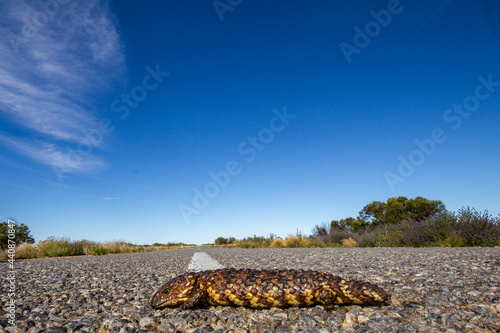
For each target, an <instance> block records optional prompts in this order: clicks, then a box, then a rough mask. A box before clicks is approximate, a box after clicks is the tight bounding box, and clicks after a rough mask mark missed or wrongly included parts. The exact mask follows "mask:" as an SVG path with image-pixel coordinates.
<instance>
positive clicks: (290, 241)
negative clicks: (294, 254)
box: [285, 235, 302, 247]
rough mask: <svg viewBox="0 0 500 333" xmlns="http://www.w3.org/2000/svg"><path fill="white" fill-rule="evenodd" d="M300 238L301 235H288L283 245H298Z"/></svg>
mask: <svg viewBox="0 0 500 333" xmlns="http://www.w3.org/2000/svg"><path fill="white" fill-rule="evenodd" d="M301 240H302V237H300V236H297V235H289V236H288V237H287V238H286V239H285V246H286V247H300V242H301Z"/></svg>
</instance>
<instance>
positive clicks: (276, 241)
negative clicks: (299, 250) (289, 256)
mask: <svg viewBox="0 0 500 333" xmlns="http://www.w3.org/2000/svg"><path fill="white" fill-rule="evenodd" d="M270 247H274V248H282V247H285V241H284V240H283V239H281V238H275V239H274V240H273V241H272V242H271V245H270Z"/></svg>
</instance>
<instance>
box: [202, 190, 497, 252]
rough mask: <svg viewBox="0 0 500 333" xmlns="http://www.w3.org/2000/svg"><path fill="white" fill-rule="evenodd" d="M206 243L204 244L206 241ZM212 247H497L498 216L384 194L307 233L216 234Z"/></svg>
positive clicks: (468, 208) (419, 198) (430, 201)
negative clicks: (354, 212) (352, 214)
mask: <svg viewBox="0 0 500 333" xmlns="http://www.w3.org/2000/svg"><path fill="white" fill-rule="evenodd" d="M206 245H210V244H206ZM212 245H213V246H225V247H242V248H267V247H275V248H280V247H378V246H381V247H467V246H469V247H470V246H483V247H486V246H490V247H491V246H500V216H499V217H493V216H492V215H490V214H489V213H488V212H487V211H484V212H478V211H476V210H475V209H474V208H470V207H463V208H461V209H459V210H458V211H456V212H450V211H447V210H446V209H445V206H444V204H443V203H442V202H441V201H439V200H428V199H425V198H422V197H417V198H415V199H408V198H406V197H396V198H390V199H388V200H387V201H386V202H380V201H374V202H372V203H370V204H368V205H366V206H365V207H364V208H363V209H362V210H361V211H360V212H359V215H358V216H357V217H355V218H354V217H348V218H345V219H341V220H333V221H331V222H330V223H329V224H327V223H322V224H320V225H316V226H315V227H314V228H313V230H312V234H311V235H309V236H304V235H302V234H301V233H299V232H297V233H296V234H295V235H289V236H288V237H286V238H280V237H277V236H276V235H274V234H270V236H269V237H264V236H253V237H247V238H243V239H241V240H237V239H235V238H234V237H230V238H224V237H218V238H217V239H216V240H215V242H214V244H212Z"/></svg>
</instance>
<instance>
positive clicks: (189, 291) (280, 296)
mask: <svg viewBox="0 0 500 333" xmlns="http://www.w3.org/2000/svg"><path fill="white" fill-rule="evenodd" d="M390 297H391V296H390V295H389V294H388V293H386V292H385V291H384V290H383V289H382V288H380V287H378V286H376V285H373V284H371V283H368V282H359V281H349V280H345V279H342V278H341V277H339V276H335V275H331V274H327V273H322V272H317V271H311V270H301V269H300V270H294V269H290V270H281V269H275V270H263V269H234V268H224V269H217V270H210V271H204V272H191V273H185V274H183V275H180V276H177V277H175V278H173V279H172V280H170V281H169V282H167V283H166V284H164V285H163V286H161V288H160V289H159V290H158V291H157V292H156V293H155V294H154V295H153V297H152V299H151V306H152V307H153V309H163V308H166V307H170V308H173V307H181V308H183V309H189V308H192V307H194V306H195V305H199V306H206V305H232V306H245V307H251V308H270V307H290V306H314V305H323V306H325V307H327V308H329V307H332V306H333V305H334V304H368V303H376V302H384V301H386V300H388V299H389V298H390Z"/></svg>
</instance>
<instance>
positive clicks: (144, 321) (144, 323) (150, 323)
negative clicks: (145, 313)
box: [139, 317, 156, 328]
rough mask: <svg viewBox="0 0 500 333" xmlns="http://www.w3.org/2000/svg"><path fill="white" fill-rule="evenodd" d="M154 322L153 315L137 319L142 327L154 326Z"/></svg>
mask: <svg viewBox="0 0 500 333" xmlns="http://www.w3.org/2000/svg"><path fill="white" fill-rule="evenodd" d="M155 324H156V323H155V319H154V318H153V317H144V318H142V319H141V320H139V326H140V327H142V328H144V327H148V326H149V327H151V326H154V325H155Z"/></svg>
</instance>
